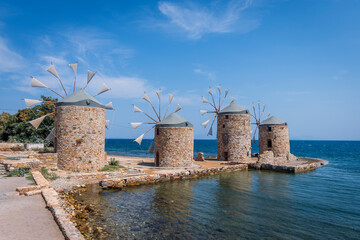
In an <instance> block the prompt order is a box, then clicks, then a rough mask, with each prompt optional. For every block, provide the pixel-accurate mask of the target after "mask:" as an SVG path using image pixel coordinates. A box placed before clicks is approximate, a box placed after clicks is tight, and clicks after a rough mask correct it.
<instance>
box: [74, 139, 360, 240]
mask: <svg viewBox="0 0 360 240" xmlns="http://www.w3.org/2000/svg"><path fill="white" fill-rule="evenodd" d="M150 142H151V141H145V142H144V144H143V146H142V147H139V146H138V145H137V144H136V143H133V142H131V140H114V139H109V140H107V141H106V150H107V151H108V152H109V154H118V155H131V156H149V155H146V150H147V147H148V146H149V145H150ZM199 151H202V152H204V153H205V155H211V156H215V155H216V141H214V140H195V154H196V153H197V152H199ZM256 151H257V146H256V145H255V144H254V146H253V152H256ZM291 152H292V153H294V154H295V155H297V156H306V157H315V158H323V159H326V160H328V161H329V164H328V165H327V166H325V167H322V168H320V169H317V170H315V171H310V172H307V173H301V174H287V173H276V172H269V171H248V172H236V173H227V174H221V175H218V176H212V177H203V178H199V179H196V180H184V181H177V182H169V183H161V184H157V185H151V186H139V187H133V188H126V189H124V190H123V191H99V189H98V188H97V187H96V186H93V187H91V188H90V191H88V192H86V193H83V194H82V195H81V196H78V197H77V198H79V199H82V200H83V201H85V202H86V203H88V204H89V203H91V204H95V205H96V206H97V207H98V210H99V213H98V214H96V215H94V216H93V219H92V220H91V221H95V222H97V223H98V224H99V225H101V226H103V227H104V228H105V229H106V230H107V232H109V233H110V237H109V239H120V238H124V239H360V157H359V156H360V142H359V141H291Z"/></svg>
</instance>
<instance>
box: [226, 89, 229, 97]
mask: <svg viewBox="0 0 360 240" xmlns="http://www.w3.org/2000/svg"><path fill="white" fill-rule="evenodd" d="M228 93H229V90H228V89H226V90H225V97H226V96H227V95H228Z"/></svg>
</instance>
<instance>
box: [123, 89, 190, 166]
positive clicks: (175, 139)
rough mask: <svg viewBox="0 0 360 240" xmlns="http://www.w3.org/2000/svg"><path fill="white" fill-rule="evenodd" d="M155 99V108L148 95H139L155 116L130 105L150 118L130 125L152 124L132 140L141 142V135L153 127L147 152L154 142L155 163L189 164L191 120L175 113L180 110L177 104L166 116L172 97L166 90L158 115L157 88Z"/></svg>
mask: <svg viewBox="0 0 360 240" xmlns="http://www.w3.org/2000/svg"><path fill="white" fill-rule="evenodd" d="M156 94H157V96H158V99H159V107H158V111H156V109H155V107H154V105H153V104H152V102H151V100H150V98H149V97H148V95H147V94H146V92H145V94H144V97H143V99H144V100H145V101H146V102H148V103H149V104H150V105H151V107H152V109H153V111H154V114H155V116H154V117H152V116H151V115H150V114H147V113H145V112H144V111H142V110H141V109H140V108H138V107H137V106H135V105H133V106H134V112H140V113H143V114H144V115H145V116H147V117H148V118H149V119H150V122H132V123H130V124H131V126H132V128H133V129H136V128H137V127H139V126H140V125H143V124H148V125H153V126H152V127H151V128H150V129H148V130H146V131H145V132H144V133H143V134H141V135H140V136H139V137H138V138H136V139H135V140H134V141H135V142H137V143H138V144H139V145H140V144H141V142H142V140H143V138H144V135H145V134H146V133H148V132H149V131H151V130H152V129H154V128H155V134H154V141H153V142H152V143H151V145H150V147H149V149H148V153H153V144H154V142H155V159H154V164H155V166H159V167H190V166H192V160H193V152H194V128H193V125H192V124H191V123H189V122H188V121H186V120H185V119H184V118H182V117H181V116H179V115H178V114H177V112H178V111H180V110H181V106H180V105H179V104H178V105H177V107H176V109H175V111H174V112H173V113H172V114H170V115H169V116H167V113H168V111H169V108H170V105H171V103H172V100H173V98H174V95H173V94H169V103H168V106H167V108H166V112H165V114H164V115H163V116H162V115H161V90H158V91H156Z"/></svg>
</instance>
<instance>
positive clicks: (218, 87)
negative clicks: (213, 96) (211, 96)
mask: <svg viewBox="0 0 360 240" xmlns="http://www.w3.org/2000/svg"><path fill="white" fill-rule="evenodd" d="M217 89H218V90H219V93H221V86H220V85H219V86H217Z"/></svg>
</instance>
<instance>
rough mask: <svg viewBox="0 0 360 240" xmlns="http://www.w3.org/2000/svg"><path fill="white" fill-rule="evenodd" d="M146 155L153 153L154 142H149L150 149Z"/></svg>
mask: <svg viewBox="0 0 360 240" xmlns="http://www.w3.org/2000/svg"><path fill="white" fill-rule="evenodd" d="M146 153H154V140H153V141H152V142H151V144H150V147H149V149H148V150H147V152H146Z"/></svg>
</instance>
